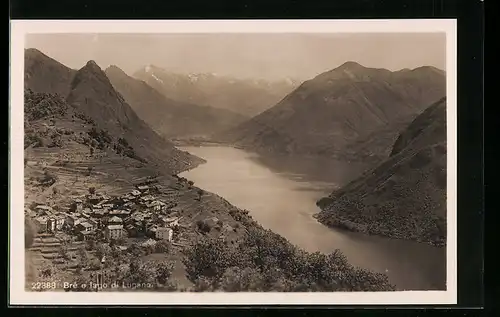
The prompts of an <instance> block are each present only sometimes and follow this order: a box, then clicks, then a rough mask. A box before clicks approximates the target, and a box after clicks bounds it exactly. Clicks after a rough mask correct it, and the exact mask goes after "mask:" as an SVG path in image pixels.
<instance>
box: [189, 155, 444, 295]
mask: <svg viewBox="0 0 500 317" xmlns="http://www.w3.org/2000/svg"><path fill="white" fill-rule="evenodd" d="M181 149H182V150H184V151H188V152H190V153H192V154H194V155H197V156H199V157H202V158H204V159H205V160H207V163H206V164H203V165H200V166H199V167H197V168H195V169H193V170H190V171H187V172H184V173H182V174H181V176H183V177H186V178H187V179H189V180H192V181H194V182H195V184H196V185H197V186H198V187H200V188H203V189H205V190H207V191H210V192H213V193H216V194H218V195H220V196H222V197H224V198H225V199H227V200H228V201H229V202H231V203H232V204H233V205H235V206H238V207H240V208H243V209H247V210H249V211H250V214H251V215H252V217H253V218H254V219H255V220H256V221H257V222H259V223H260V224H261V225H262V226H263V227H265V228H269V229H271V230H273V231H274V232H276V233H278V234H280V235H282V236H284V237H286V238H287V239H288V240H289V241H290V242H292V243H293V244H296V245H298V246H300V247H302V248H304V249H306V250H308V251H311V252H314V251H321V252H324V253H329V252H332V251H333V250H335V249H340V250H341V251H342V252H343V253H344V254H345V255H346V256H347V258H348V260H349V262H350V263H351V264H353V265H356V266H360V267H363V268H367V269H371V270H374V271H378V272H383V273H386V274H387V275H388V276H389V279H390V281H391V282H392V283H393V284H395V285H396V286H397V287H398V289H411V290H429V289H445V276H446V267H445V265H446V263H445V261H446V254H445V249H444V248H435V247H432V246H428V245H424V244H420V243H415V242H411V241H403V240H394V239H388V238H382V237H374V236H368V235H363V234H359V233H352V232H345V231H342V230H336V229H330V228H327V227H325V226H323V225H322V224H320V223H318V222H317V221H316V220H315V219H314V218H313V217H312V216H313V215H314V214H315V213H317V212H318V211H319V209H318V207H316V201H317V200H318V199H319V198H321V197H324V196H325V195H327V194H329V193H330V192H331V191H332V189H334V188H338V187H339V186H341V185H342V184H345V183H346V182H348V181H349V180H351V179H352V178H354V177H355V176H356V175H358V174H359V173H361V172H362V171H363V170H364V166H361V165H359V164H349V163H345V162H332V161H326V160H318V159H296V158H295V159H294V158H283V157H262V156H259V155H256V154H253V153H248V152H246V151H243V150H239V149H235V148H231V147H223V146H201V147H181Z"/></svg>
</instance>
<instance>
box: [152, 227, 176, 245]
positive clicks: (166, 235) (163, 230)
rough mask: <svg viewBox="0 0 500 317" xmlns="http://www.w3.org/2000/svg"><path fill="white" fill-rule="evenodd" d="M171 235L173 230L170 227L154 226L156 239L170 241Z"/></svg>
mask: <svg viewBox="0 0 500 317" xmlns="http://www.w3.org/2000/svg"><path fill="white" fill-rule="evenodd" d="M173 235H174V230H172V229H171V228H167V227H159V228H156V232H155V238H156V239H158V240H168V241H169V242H171V241H172V237H173Z"/></svg>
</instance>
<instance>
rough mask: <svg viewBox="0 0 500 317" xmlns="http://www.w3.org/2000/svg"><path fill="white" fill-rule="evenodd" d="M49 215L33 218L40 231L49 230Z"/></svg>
mask: <svg viewBox="0 0 500 317" xmlns="http://www.w3.org/2000/svg"><path fill="white" fill-rule="evenodd" d="M48 220H49V219H48V217H47V216H39V217H36V218H35V219H33V222H34V223H35V225H36V226H37V228H38V232H47V231H48Z"/></svg>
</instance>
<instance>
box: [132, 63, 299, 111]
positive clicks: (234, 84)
mask: <svg viewBox="0 0 500 317" xmlns="http://www.w3.org/2000/svg"><path fill="white" fill-rule="evenodd" d="M132 76H133V77H135V78H137V79H140V80H143V81H145V82H146V83H147V84H148V85H150V86H151V87H153V88H155V89H156V90H158V91H159V92H160V93H162V94H163V95H164V96H166V97H168V98H171V99H173V100H177V101H181V102H185V103H191V104H197V105H201V106H211V107H215V108H220V109H226V110H231V111H233V112H236V113H239V114H241V115H244V116H246V117H253V116H255V115H257V114H259V113H261V112H262V111H264V110H267V109H269V108H271V107H272V106H274V105H275V104H276V103H278V102H279V101H280V100H281V99H283V97H285V96H286V95H287V94H288V93H290V92H291V91H292V90H293V89H295V88H296V87H297V86H298V85H299V82H297V81H296V80H292V79H284V80H281V81H265V80H251V79H238V78H232V77H227V76H218V75H216V74H212V73H206V74H181V73H175V72H171V71H167V70H165V69H163V68H161V67H157V66H154V65H148V66H145V67H143V68H141V69H139V70H138V71H136V72H135V73H134V74H133V75H132Z"/></svg>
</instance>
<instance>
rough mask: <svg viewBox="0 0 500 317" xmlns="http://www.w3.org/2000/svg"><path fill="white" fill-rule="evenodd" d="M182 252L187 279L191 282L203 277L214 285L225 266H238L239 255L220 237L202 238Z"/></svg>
mask: <svg viewBox="0 0 500 317" xmlns="http://www.w3.org/2000/svg"><path fill="white" fill-rule="evenodd" d="M183 253H184V257H183V259H182V262H183V263H184V266H185V267H186V272H187V276H188V279H189V280H190V281H191V282H193V283H195V282H196V281H197V280H198V279H199V278H200V277H204V278H207V279H208V280H210V281H211V283H213V284H214V285H215V284H216V283H217V282H218V281H219V279H220V278H221V276H222V275H223V274H224V272H225V271H226V270H227V268H229V267H232V266H238V258H239V255H237V254H236V253H234V252H233V251H232V250H230V249H229V247H228V246H227V245H226V244H225V243H224V241H222V240H220V239H202V240H200V241H198V242H196V243H195V244H194V245H192V246H191V247H189V248H187V249H185V250H184V251H183Z"/></svg>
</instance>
